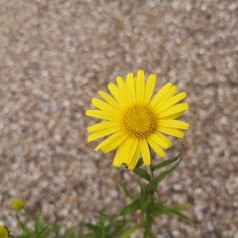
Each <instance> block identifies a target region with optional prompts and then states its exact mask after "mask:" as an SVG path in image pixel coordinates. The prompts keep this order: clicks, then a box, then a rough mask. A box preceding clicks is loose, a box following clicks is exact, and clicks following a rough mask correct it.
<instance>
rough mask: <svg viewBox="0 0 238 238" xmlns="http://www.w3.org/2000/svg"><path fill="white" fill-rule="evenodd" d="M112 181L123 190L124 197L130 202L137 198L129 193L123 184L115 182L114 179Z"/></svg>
mask: <svg viewBox="0 0 238 238" xmlns="http://www.w3.org/2000/svg"><path fill="white" fill-rule="evenodd" d="M112 180H113V181H114V183H115V184H117V185H118V186H120V187H121V188H122V189H123V191H124V193H125V194H126V196H127V197H129V198H130V199H131V200H135V199H136V198H137V196H136V195H135V194H134V193H132V192H130V191H129V189H128V188H127V186H126V185H125V184H124V183H122V182H121V181H119V180H116V179H112Z"/></svg>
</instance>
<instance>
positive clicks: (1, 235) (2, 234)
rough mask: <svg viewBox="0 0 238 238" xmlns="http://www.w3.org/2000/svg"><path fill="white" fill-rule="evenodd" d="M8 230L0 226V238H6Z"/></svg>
mask: <svg viewBox="0 0 238 238" xmlns="http://www.w3.org/2000/svg"><path fill="white" fill-rule="evenodd" d="M8 235H9V232H8V229H7V228H6V227H5V226H0V238H8V237H9V236H8Z"/></svg>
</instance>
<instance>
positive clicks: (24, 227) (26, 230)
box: [16, 215, 31, 236]
mask: <svg viewBox="0 0 238 238" xmlns="http://www.w3.org/2000/svg"><path fill="white" fill-rule="evenodd" d="M16 220H17V223H18V225H19V226H20V227H21V229H22V231H23V235H24V236H29V235H31V232H30V230H29V229H28V228H27V226H26V225H25V224H24V223H23V222H22V221H21V219H20V217H19V216H18V215H16Z"/></svg>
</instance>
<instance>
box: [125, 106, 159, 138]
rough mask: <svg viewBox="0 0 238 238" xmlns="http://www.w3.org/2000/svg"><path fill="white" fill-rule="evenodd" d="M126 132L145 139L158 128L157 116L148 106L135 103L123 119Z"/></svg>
mask: <svg viewBox="0 0 238 238" xmlns="http://www.w3.org/2000/svg"><path fill="white" fill-rule="evenodd" d="M122 124H123V128H124V130H125V132H126V133H127V134H128V135H129V136H131V137H134V138H138V139H145V138H148V137H149V136H150V135H151V134H152V133H154V132H155V131H156V130H157V125H158V123H157V117H156V115H155V113H154V112H153V111H152V110H151V109H150V108H149V107H148V106H143V105H135V106H133V107H131V108H129V109H128V110H127V111H126V112H125V114H124V116H123V119H122Z"/></svg>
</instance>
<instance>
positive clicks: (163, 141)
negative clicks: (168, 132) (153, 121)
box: [150, 132, 173, 149]
mask: <svg viewBox="0 0 238 238" xmlns="http://www.w3.org/2000/svg"><path fill="white" fill-rule="evenodd" d="M150 138H151V139H152V140H153V141H155V142H156V143H157V144H158V145H160V146H162V147H163V148H165V149H168V148H169V147H171V146H172V144H173V143H172V142H171V141H170V140H169V139H168V138H167V137H165V136H164V135H163V134H161V133H159V132H157V133H156V134H152V135H151V136H150Z"/></svg>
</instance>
